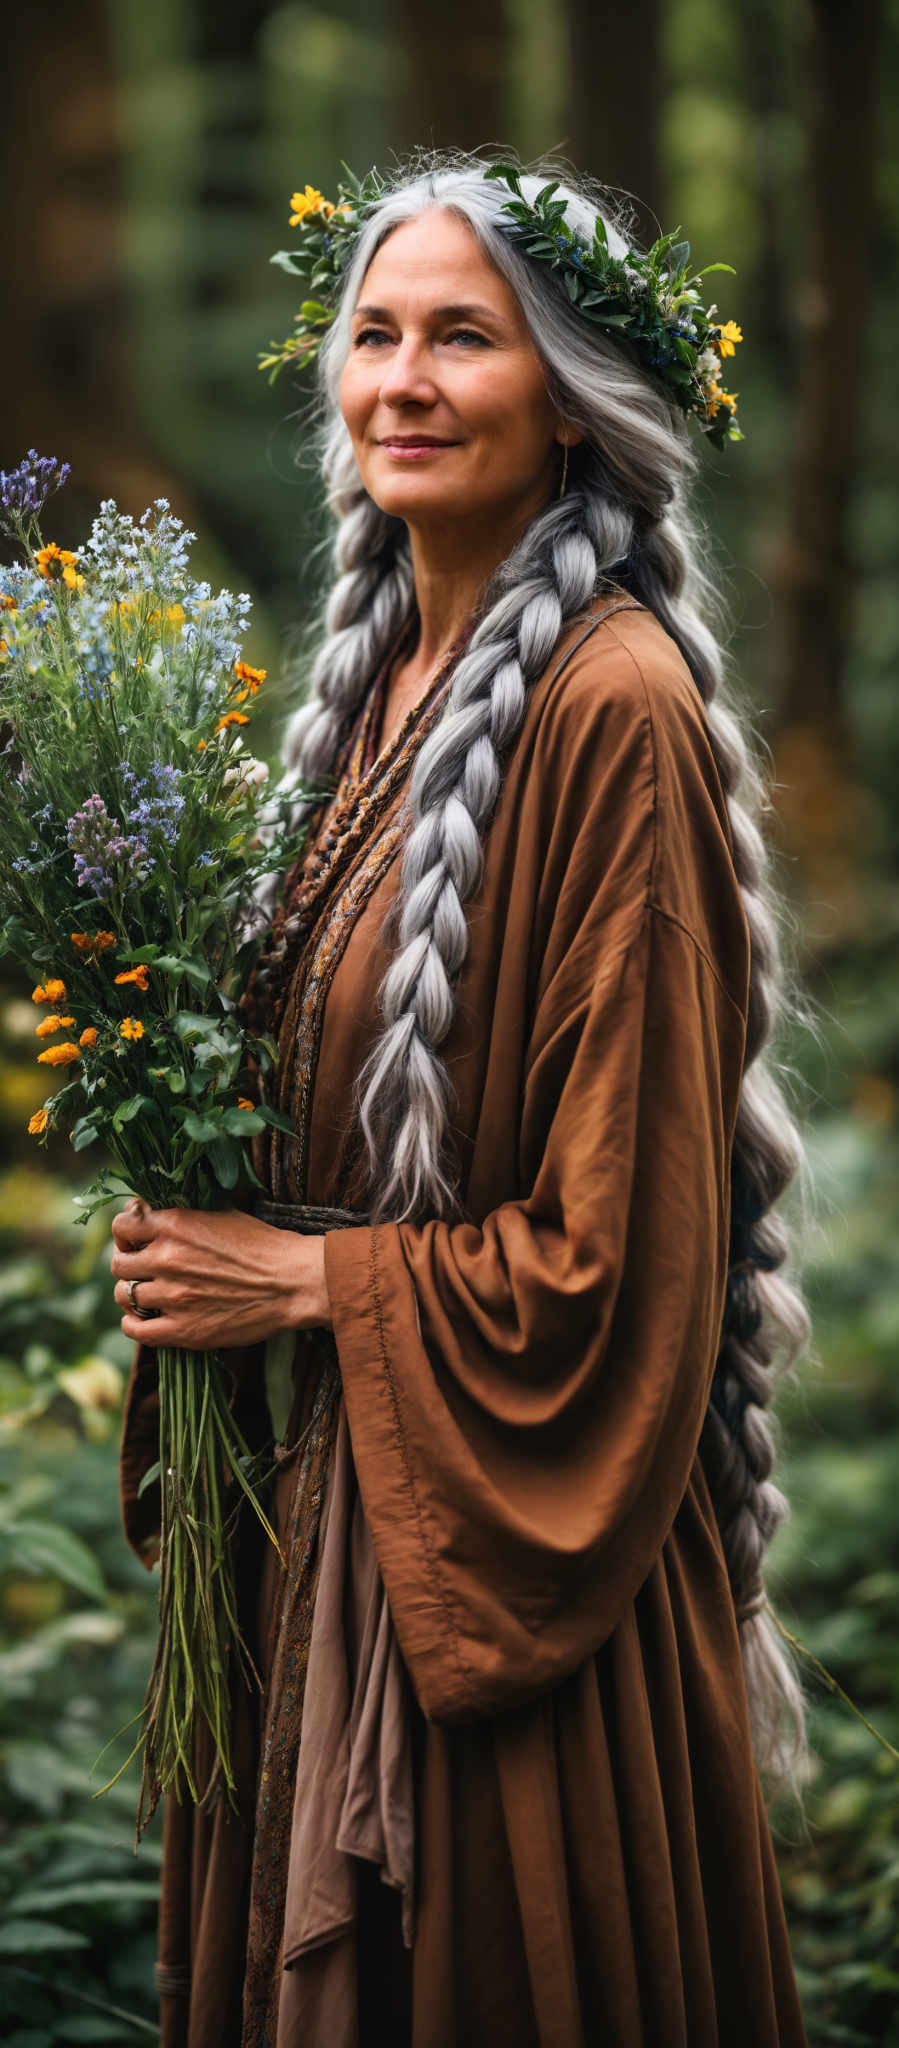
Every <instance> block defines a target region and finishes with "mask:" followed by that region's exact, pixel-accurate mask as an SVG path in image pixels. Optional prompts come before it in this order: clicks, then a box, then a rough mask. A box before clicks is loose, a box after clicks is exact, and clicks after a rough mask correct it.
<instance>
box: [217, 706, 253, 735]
mask: <svg viewBox="0 0 899 2048" xmlns="http://www.w3.org/2000/svg"><path fill="white" fill-rule="evenodd" d="M249 723H250V721H249V719H248V717H247V714H246V712H245V711H226V712H225V716H224V718H220V719H219V722H218V725H217V726H216V728H215V729H216V732H224V731H225V730H226V728H227V727H228V726H229V725H249Z"/></svg>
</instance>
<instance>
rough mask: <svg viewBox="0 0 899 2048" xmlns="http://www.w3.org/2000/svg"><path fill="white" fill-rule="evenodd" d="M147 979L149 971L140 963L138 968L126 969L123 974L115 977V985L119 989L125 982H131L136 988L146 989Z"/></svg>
mask: <svg viewBox="0 0 899 2048" xmlns="http://www.w3.org/2000/svg"><path fill="white" fill-rule="evenodd" d="M149 979H150V969H149V967H147V966H146V965H144V964H143V963H142V964H141V966H140V967H126V969H125V972H124V974H117V975H116V977H115V983H116V988H121V987H122V986H123V984H124V983H125V982H126V981H133V982H134V984H135V987H136V988H139V989H146V987H147V983H148V981H149Z"/></svg>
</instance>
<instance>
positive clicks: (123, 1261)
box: [109, 1244, 158, 1280]
mask: <svg viewBox="0 0 899 2048" xmlns="http://www.w3.org/2000/svg"><path fill="white" fill-rule="evenodd" d="M157 1265H158V1258H157V1261H156V1263H155V1264H154V1259H153V1247H152V1245H149V1244H147V1245H142V1246H141V1248H140V1250H139V1251H121V1250H119V1248H118V1247H117V1248H116V1250H115V1251H114V1252H113V1254H112V1257H111V1259H110V1261H109V1270H110V1272H111V1273H112V1275H113V1277H114V1279H116V1280H140V1279H141V1278H143V1279H144V1280H150V1279H152V1277H153V1274H154V1273H155V1271H156V1266H157Z"/></svg>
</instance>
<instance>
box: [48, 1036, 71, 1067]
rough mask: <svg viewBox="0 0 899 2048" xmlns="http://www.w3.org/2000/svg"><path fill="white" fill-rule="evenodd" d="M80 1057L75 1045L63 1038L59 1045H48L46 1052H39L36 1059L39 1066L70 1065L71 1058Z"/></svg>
mask: <svg viewBox="0 0 899 2048" xmlns="http://www.w3.org/2000/svg"><path fill="white" fill-rule="evenodd" d="M80 1058H81V1054H80V1052H79V1051H78V1047H77V1045H73V1044H72V1042H71V1039H68V1038H64V1039H63V1042H62V1044H61V1045H48V1047H47V1050H46V1052H39V1053H38V1056H37V1061H38V1066H39V1067H70V1066H71V1064H72V1061H73V1060H80Z"/></svg>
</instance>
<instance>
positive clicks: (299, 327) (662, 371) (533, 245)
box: [259, 163, 743, 448]
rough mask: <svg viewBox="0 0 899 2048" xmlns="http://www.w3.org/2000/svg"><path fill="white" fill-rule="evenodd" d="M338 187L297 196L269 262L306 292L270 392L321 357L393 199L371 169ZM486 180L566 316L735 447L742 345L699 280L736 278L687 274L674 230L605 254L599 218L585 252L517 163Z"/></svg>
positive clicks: (550, 194)
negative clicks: (629, 359)
mask: <svg viewBox="0 0 899 2048" xmlns="http://www.w3.org/2000/svg"><path fill="white" fill-rule="evenodd" d="M343 169H344V171H345V172H346V181H345V182H342V183H340V184H339V185H338V188H337V201H336V203H332V202H331V201H330V200H328V199H325V198H324V197H323V195H322V193H321V192H318V191H316V189H315V187H314V186H312V185H307V186H306V187H305V189H304V190H303V191H302V192H295V193H294V195H293V199H292V201H291V206H292V212H291V215H290V225H291V227H296V228H299V230H300V237H299V247H298V248H296V249H293V250H286V249H280V250H278V252H277V254H276V255H274V256H273V257H272V259H271V260H272V262H273V263H275V264H277V265H278V266H279V267H280V268H281V269H282V270H286V271H287V272H288V275H289V276H291V277H296V278H299V279H300V280H301V281H302V283H303V284H304V285H305V286H306V288H307V293H308V296H307V297H305V298H304V299H303V301H302V303H301V305H300V309H299V312H298V313H297V315H296V321H295V331H294V333H292V334H291V335H289V336H288V337H287V339H286V341H283V342H272V343H270V346H269V349H268V351H267V352H266V353H264V354H261V355H260V358H259V367H260V369H263V370H268V371H269V373H270V376H269V381H270V382H271V383H273V382H274V380H275V378H276V377H277V376H278V374H279V372H280V371H281V370H282V369H283V368H284V367H285V365H286V364H292V365H293V366H294V368H296V369H298V370H299V369H303V368H304V367H305V365H306V364H307V363H309V362H311V360H312V358H313V356H315V354H316V353H317V350H318V348H319V346H320V343H321V340H322V337H323V335H324V334H325V333H327V330H328V328H329V327H330V326H331V324H332V322H333V320H334V316H335V312H336V308H337V303H338V301H339V298H340V291H341V287H342V283H343V278H344V275H345V273H346V268H347V264H348V263H349V260H350V257H351V254H352V250H353V246H354V243H355V241H356V238H357V236H358V234H359V230H360V228H361V227H362V225H363V222H364V221H365V220H366V218H367V216H368V214H369V213H370V212H371V211H372V209H373V208H374V207H376V206H377V205H378V204H379V202H380V200H381V199H383V197H384V195H385V193H386V192H387V191H388V190H389V189H390V188H389V187H388V184H387V181H386V180H385V179H383V178H381V177H380V176H379V174H378V172H377V171H375V170H372V171H369V173H368V175H367V176H366V177H365V178H361V179H360V178H357V177H355V176H354V174H353V172H352V171H351V170H349V168H348V166H347V165H346V164H344V166H343ZM484 177H485V178H488V179H491V180H501V181H502V182H503V184H505V185H506V186H507V187H508V190H509V192H510V194H511V197H510V198H509V199H507V200H506V201H505V202H504V204H503V207H502V211H503V213H504V214H507V215H508V218H509V224H508V233H509V235H510V236H511V238H512V239H513V240H514V241H515V242H516V243H517V244H518V246H519V248H520V249H521V250H522V251H523V253H524V254H525V255H526V256H528V257H530V258H531V260H532V261H534V262H536V263H545V264H547V265H548V267H549V268H550V269H551V270H554V271H555V272H556V274H557V276H558V277H559V281H560V283H561V284H562V286H563V289H564V290H565V292H566V293H567V296H568V298H569V299H570V301H571V304H572V306H573V307H575V308H576V310H577V311H578V312H579V313H580V314H582V316H583V318H584V319H585V320H589V321H590V323H591V325H592V326H594V327H599V328H601V329H602V330H603V331H604V332H605V333H607V334H609V335H610V336H613V337H614V338H615V339H617V340H624V341H627V342H629V343H630V344H631V346H632V347H633V348H634V350H635V352H636V354H637V358H638V360H639V362H640V364H641V367H642V368H643V369H644V370H646V371H647V372H648V374H649V375H650V376H653V377H655V378H657V379H658V380H659V381H660V382H661V383H662V384H663V385H664V386H665V388H666V390H667V392H668V394H669V396H670V397H671V398H672V399H673V401H674V403H675V404H676V405H677V406H678V407H679V408H680V410H681V411H682V412H684V413H686V414H687V416H688V417H691V418H694V419H696V420H697V421H698V423H699V425H700V427H701V429H702V431H703V432H704V433H705V434H706V435H707V436H708V439H709V440H710V441H711V442H713V444H714V445H715V446H716V447H719V448H721V447H723V446H724V443H725V442H726V441H742V440H743V435H742V433H741V431H740V428H739V426H738V424H737V410H736V408H737V396H738V394H737V393H736V392H735V391H725V390H724V388H723V385H722V381H721V379H722V369H723V365H724V363H725V362H726V360H727V358H728V357H729V356H732V355H733V354H734V351H735V349H736V345H737V343H738V342H740V341H742V339H743V336H742V332H741V329H740V328H739V327H738V326H737V324H736V322H735V321H734V320H727V321H721V320H720V319H719V318H718V309H717V307H716V306H714V305H713V306H705V305H704V304H703V299H702V280H703V278H704V277H707V276H708V275H709V273H710V272H711V271H715V270H725V271H727V272H728V274H729V275H730V276H733V275H734V272H733V268H732V266H731V265H730V264H729V263H709V264H707V265H706V267H705V269H704V270H700V271H697V272H696V273H695V274H694V275H693V276H690V275H688V270H689V263H690V244H689V242H687V241H684V240H683V239H682V238H681V230H680V228H679V227H677V228H674V229H673V230H672V232H671V233H670V234H667V235H660V236H659V239H658V240H657V241H655V242H653V245H652V248H651V249H649V250H647V252H646V254H645V255H641V254H640V253H639V251H638V250H636V249H632V248H630V247H629V248H627V249H626V250H625V252H624V254H623V255H622V256H613V255H612V253H611V250H610V248H609V240H608V234H607V232H606V225H605V222H604V221H603V220H602V219H597V221H596V225H595V229H594V234H593V240H592V242H588V241H585V240H584V238H583V236H582V235H580V234H579V233H578V232H577V230H576V229H573V228H571V227H570V226H569V224H568V222H567V220H566V218H565V214H566V207H567V203H568V202H567V200H566V199H565V198H564V197H562V198H558V197H557V196H556V195H557V193H558V190H559V185H558V180H556V179H553V180H550V182H549V183H548V184H546V185H544V186H543V187H542V188H541V190H540V191H539V192H538V193H537V195H536V197H535V198H534V199H533V200H528V199H527V198H526V197H525V194H524V192H523V189H522V184H521V173H520V171H519V170H518V169H517V168H516V166H515V165H514V164H507V163H496V164H489V165H487V166H485V168H484Z"/></svg>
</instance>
